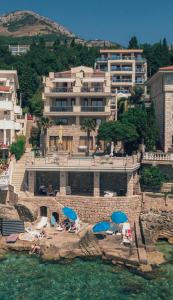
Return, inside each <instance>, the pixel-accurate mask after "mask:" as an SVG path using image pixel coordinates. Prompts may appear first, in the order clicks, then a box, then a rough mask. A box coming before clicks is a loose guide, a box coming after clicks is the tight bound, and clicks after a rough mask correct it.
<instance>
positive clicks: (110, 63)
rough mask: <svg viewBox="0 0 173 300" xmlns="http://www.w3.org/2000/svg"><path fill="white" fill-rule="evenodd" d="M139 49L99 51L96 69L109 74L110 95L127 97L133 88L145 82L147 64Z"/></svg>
mask: <svg viewBox="0 0 173 300" xmlns="http://www.w3.org/2000/svg"><path fill="white" fill-rule="evenodd" d="M142 53H143V50H141V49H118V50H113V49H108V50H104V49H101V50H100V57H99V58H97V60H96V69H99V70H100V71H104V72H109V73H110V79H111V93H112V94H116V95H117V98H118V97H128V96H130V94H131V89H132V87H134V86H144V83H145V81H146V80H147V62H146V59H145V58H143V57H142Z"/></svg>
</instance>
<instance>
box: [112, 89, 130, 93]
mask: <svg viewBox="0 0 173 300" xmlns="http://www.w3.org/2000/svg"><path fill="white" fill-rule="evenodd" d="M111 93H112V94H120V93H122V94H130V91H129V90H117V89H115V90H113V89H112V91H111Z"/></svg>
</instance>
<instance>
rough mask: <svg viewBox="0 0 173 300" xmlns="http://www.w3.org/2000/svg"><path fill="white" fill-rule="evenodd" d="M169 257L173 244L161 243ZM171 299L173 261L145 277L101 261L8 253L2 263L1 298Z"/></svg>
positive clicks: (76, 299) (66, 299)
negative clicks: (52, 260) (49, 260)
mask: <svg viewBox="0 0 173 300" xmlns="http://www.w3.org/2000/svg"><path fill="white" fill-rule="evenodd" d="M158 247H159V249H161V250H162V251H163V252H164V253H165V254H166V256H167V258H168V259H172V254H173V247H172V246H168V245H167V243H165V242H161V243H159V246H158ZM11 299H15V300H24V299H25V300H31V299H32V300H35V299H37V300H47V299H49V300H54V299H56V300H57V299H58V300H73V299H74V300H85V299H86V300H97V299H99V300H108V299H110V300H111V299H112V300H114V299H116V300H124V299H131V300H132V299H133V300H148V299H149V300H150V299H152V300H155V299H157V300H162V299H166V300H169V299H170V300H172V299H173V264H172V263H167V264H165V265H162V266H161V267H159V268H157V269H156V270H155V271H154V272H153V273H152V274H149V275H145V277H142V276H141V275H139V274H136V273H134V272H130V271H129V270H127V269H125V268H123V267H120V266H112V265H110V264H108V263H103V262H102V261H101V260H95V261H91V260H88V261H83V260H80V259H75V260H73V261H71V262H68V263H67V261H64V262H61V263H45V262H44V263H43V262H41V261H39V260H38V259H37V258H36V257H31V256H29V255H24V254H14V253H13V254H9V255H8V256H7V257H6V259H5V260H3V261H1V262H0V300H11Z"/></svg>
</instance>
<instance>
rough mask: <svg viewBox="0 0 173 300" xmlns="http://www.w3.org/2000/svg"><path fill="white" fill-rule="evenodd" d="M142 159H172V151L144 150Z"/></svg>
mask: <svg viewBox="0 0 173 300" xmlns="http://www.w3.org/2000/svg"><path fill="white" fill-rule="evenodd" d="M143 160H152V161H156V160H157V161H173V153H156V152H146V153H145V154H144V156H143Z"/></svg>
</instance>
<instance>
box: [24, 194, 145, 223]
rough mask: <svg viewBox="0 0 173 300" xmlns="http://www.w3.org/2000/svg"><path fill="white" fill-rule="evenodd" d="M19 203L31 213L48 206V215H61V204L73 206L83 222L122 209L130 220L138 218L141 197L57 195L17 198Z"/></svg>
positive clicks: (91, 221) (37, 212)
mask: <svg viewBox="0 0 173 300" xmlns="http://www.w3.org/2000/svg"><path fill="white" fill-rule="evenodd" d="M19 203H20V204H22V205H25V206H26V207H29V208H30V210H32V213H33V215H37V216H39V215H40V207H41V206H46V207H47V208H48V216H49V217H50V215H51V214H52V212H58V213H59V214H60V217H61V215H62V214H61V208H62V206H68V207H71V208H73V209H74V210H75V211H76V212H77V213H78V215H79V218H80V219H81V220H82V221H84V222H89V223H95V222H98V221H100V220H103V219H108V218H109V216H110V215H111V213H112V212H113V211H115V210H122V211H124V212H125V213H127V215H128V217H129V219H130V221H131V222H132V223H133V222H134V220H136V219H138V217H139V214H140V212H141V197H140V196H129V197H115V198H105V197H98V198H96V197H80V196H64V197H62V196H59V197H56V198H55V197H28V198H22V199H20V200H19Z"/></svg>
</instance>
